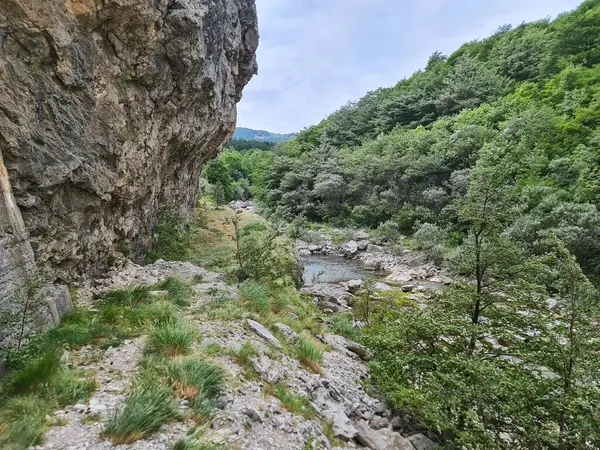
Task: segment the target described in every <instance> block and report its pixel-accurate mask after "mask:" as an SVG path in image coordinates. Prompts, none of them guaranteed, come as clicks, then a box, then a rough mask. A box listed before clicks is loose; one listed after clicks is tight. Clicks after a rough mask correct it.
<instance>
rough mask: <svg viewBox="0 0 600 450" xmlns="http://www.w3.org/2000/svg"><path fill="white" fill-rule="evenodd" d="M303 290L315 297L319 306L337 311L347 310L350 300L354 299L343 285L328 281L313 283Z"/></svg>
mask: <svg viewBox="0 0 600 450" xmlns="http://www.w3.org/2000/svg"><path fill="white" fill-rule="evenodd" d="M302 292H306V293H307V294H310V295H312V296H313V297H315V298H316V299H317V304H318V305H319V306H321V307H323V308H330V309H332V310H334V311H337V312H343V311H346V310H347V309H348V302H350V301H352V297H353V295H352V294H351V293H349V292H347V291H346V290H345V289H344V287H343V286H341V285H335V284H326V283H320V284H312V285H310V286H307V287H304V288H302Z"/></svg>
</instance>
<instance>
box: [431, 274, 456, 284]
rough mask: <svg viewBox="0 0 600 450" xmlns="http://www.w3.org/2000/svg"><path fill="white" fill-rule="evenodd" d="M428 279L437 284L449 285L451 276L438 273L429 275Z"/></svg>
mask: <svg viewBox="0 0 600 450" xmlns="http://www.w3.org/2000/svg"><path fill="white" fill-rule="evenodd" d="M429 281H431V282H432V283H438V284H445V285H450V284H452V281H453V280H452V278H449V277H446V276H443V275H438V276H435V277H431V278H430V279H429Z"/></svg>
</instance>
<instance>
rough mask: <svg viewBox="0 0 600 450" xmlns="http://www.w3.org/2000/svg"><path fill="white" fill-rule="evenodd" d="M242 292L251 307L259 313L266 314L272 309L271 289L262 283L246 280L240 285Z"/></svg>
mask: <svg viewBox="0 0 600 450" xmlns="http://www.w3.org/2000/svg"><path fill="white" fill-rule="evenodd" d="M240 292H241V294H242V298H243V299H244V300H245V301H246V302H247V304H248V306H249V307H250V309H252V310H253V311H255V312H257V313H258V314H261V315H265V314H268V313H269V311H270V310H271V301H270V299H269V290H268V289H267V288H266V287H265V286H263V285H262V284H259V283H255V282H253V281H246V282H245V283H243V284H242V285H240Z"/></svg>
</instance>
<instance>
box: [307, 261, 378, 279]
mask: <svg viewBox="0 0 600 450" xmlns="http://www.w3.org/2000/svg"><path fill="white" fill-rule="evenodd" d="M302 263H303V264H304V275H303V277H302V278H303V280H304V284H305V285H310V284H314V283H340V282H342V281H349V280H379V279H382V278H384V277H385V275H386V274H385V272H383V271H377V272H373V271H369V270H365V269H363V267H362V264H361V263H360V261H357V260H354V259H348V258H344V257H342V256H333V255H327V256H325V255H312V256H304V257H302Z"/></svg>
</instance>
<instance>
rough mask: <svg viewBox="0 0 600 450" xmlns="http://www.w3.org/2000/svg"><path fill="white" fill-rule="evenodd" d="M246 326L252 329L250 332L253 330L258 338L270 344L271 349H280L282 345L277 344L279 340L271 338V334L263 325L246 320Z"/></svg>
mask: <svg viewBox="0 0 600 450" xmlns="http://www.w3.org/2000/svg"><path fill="white" fill-rule="evenodd" d="M247 322H248V325H249V326H250V328H252V330H254V332H255V333H256V334H258V335H259V336H260V337H262V338H263V339H264V340H265V341H267V342H268V343H269V344H271V345H272V346H273V347H275V348H277V349H282V348H283V345H282V344H281V342H279V340H278V339H277V338H276V337H275V336H273V334H272V333H271V332H270V331H269V330H267V329H266V328H265V327H264V326H263V325H261V324H260V323H258V322H255V321H254V320H251V319H247Z"/></svg>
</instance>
